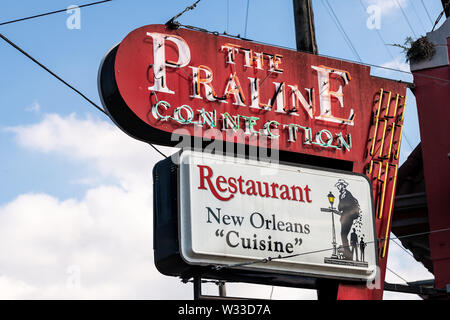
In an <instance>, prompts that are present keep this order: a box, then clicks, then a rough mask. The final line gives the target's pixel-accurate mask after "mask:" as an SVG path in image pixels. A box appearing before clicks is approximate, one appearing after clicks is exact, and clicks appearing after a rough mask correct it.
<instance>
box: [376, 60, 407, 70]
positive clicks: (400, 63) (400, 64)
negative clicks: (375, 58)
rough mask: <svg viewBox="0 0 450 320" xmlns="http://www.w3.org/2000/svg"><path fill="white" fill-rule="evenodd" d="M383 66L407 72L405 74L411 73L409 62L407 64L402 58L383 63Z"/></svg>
mask: <svg viewBox="0 0 450 320" xmlns="http://www.w3.org/2000/svg"><path fill="white" fill-rule="evenodd" d="M381 66H382V67H385V68H390V69H396V70H401V71H405V72H410V71H411V69H410V67H409V64H408V63H407V62H405V61H404V58H402V57H396V58H395V59H394V60H391V61H388V62H385V63H383V64H382V65H381Z"/></svg>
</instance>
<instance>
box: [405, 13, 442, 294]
mask: <svg viewBox="0 0 450 320" xmlns="http://www.w3.org/2000/svg"><path fill="white" fill-rule="evenodd" d="M427 39H428V40H429V41H430V42H431V43H433V44H434V45H435V50H436V52H435V54H434V56H433V57H432V58H431V59H425V60H423V61H421V62H413V63H411V70H412V71H413V74H414V84H415V95H416V99H417V109H418V117H419V125H420V134H421V140H422V143H421V144H422V156H423V170H424V178H425V189H426V198H427V203H428V221H429V228H430V232H431V234H430V236H429V245H430V253H431V260H432V264H433V272H434V276H435V287H437V288H441V289H444V288H445V287H446V286H447V285H448V284H450V232H449V231H447V232H446V231H441V230H445V229H448V228H450V209H449V204H448V198H449V194H450V139H449V138H448V133H449V122H450V63H449V57H450V19H447V21H446V22H445V23H444V24H443V25H442V26H441V27H440V28H439V29H438V30H436V31H433V32H430V33H428V34H427Z"/></svg>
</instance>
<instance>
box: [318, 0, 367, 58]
mask: <svg viewBox="0 0 450 320" xmlns="http://www.w3.org/2000/svg"><path fill="white" fill-rule="evenodd" d="M325 2H326V4H325ZM325 2H324V0H322V4H323V6H324V7H325V8H326V9H327V12H328V14H329V15H330V17H331V19H332V20H333V22H334V23H335V25H336V26H337V28H338V29H339V31H340V32H341V34H342V35H343V37H344V40H345V42H346V43H347V45H348V46H349V48H350V50H351V51H352V52H353V54H354V55H355V56H356V58H357V59H358V60H359V61H360V62H361V61H362V59H361V57H360V55H359V54H358V51H357V50H356V48H355V46H354V45H353V43H352V41H351V40H350V38H349V36H348V35H347V32H345V29H344V27H343V26H342V24H341V22H340V20H339V18H338V16H337V15H336V13H335V12H334V9H333V7H332V6H331V5H330V3H329V2H328V0H325ZM327 5H328V6H327ZM333 17H334V18H333Z"/></svg>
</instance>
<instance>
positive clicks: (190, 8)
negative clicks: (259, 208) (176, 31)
mask: <svg viewBox="0 0 450 320" xmlns="http://www.w3.org/2000/svg"><path fill="white" fill-rule="evenodd" d="M200 1H202V0H197V1H195V2H194V3H193V4H192V5H190V6H187V7H186V8H185V9H184V10H183V11H181V12H179V13H178V14H176V15H175V16H173V17H172V18H171V19H170V20H169V21H167V22H166V25H174V24H175V20H176V19H178V18H179V17H181V16H182V15H183V14H184V13H185V12H187V11H190V10H194V9H195V8H196V7H197V4H198V3H199V2H200Z"/></svg>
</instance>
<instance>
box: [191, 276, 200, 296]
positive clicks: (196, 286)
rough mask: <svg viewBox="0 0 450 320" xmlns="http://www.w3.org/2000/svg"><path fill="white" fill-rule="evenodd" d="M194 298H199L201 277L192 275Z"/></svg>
mask: <svg viewBox="0 0 450 320" xmlns="http://www.w3.org/2000/svg"><path fill="white" fill-rule="evenodd" d="M193 281H194V300H200V297H201V295H202V278H200V277H194V279H193Z"/></svg>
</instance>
